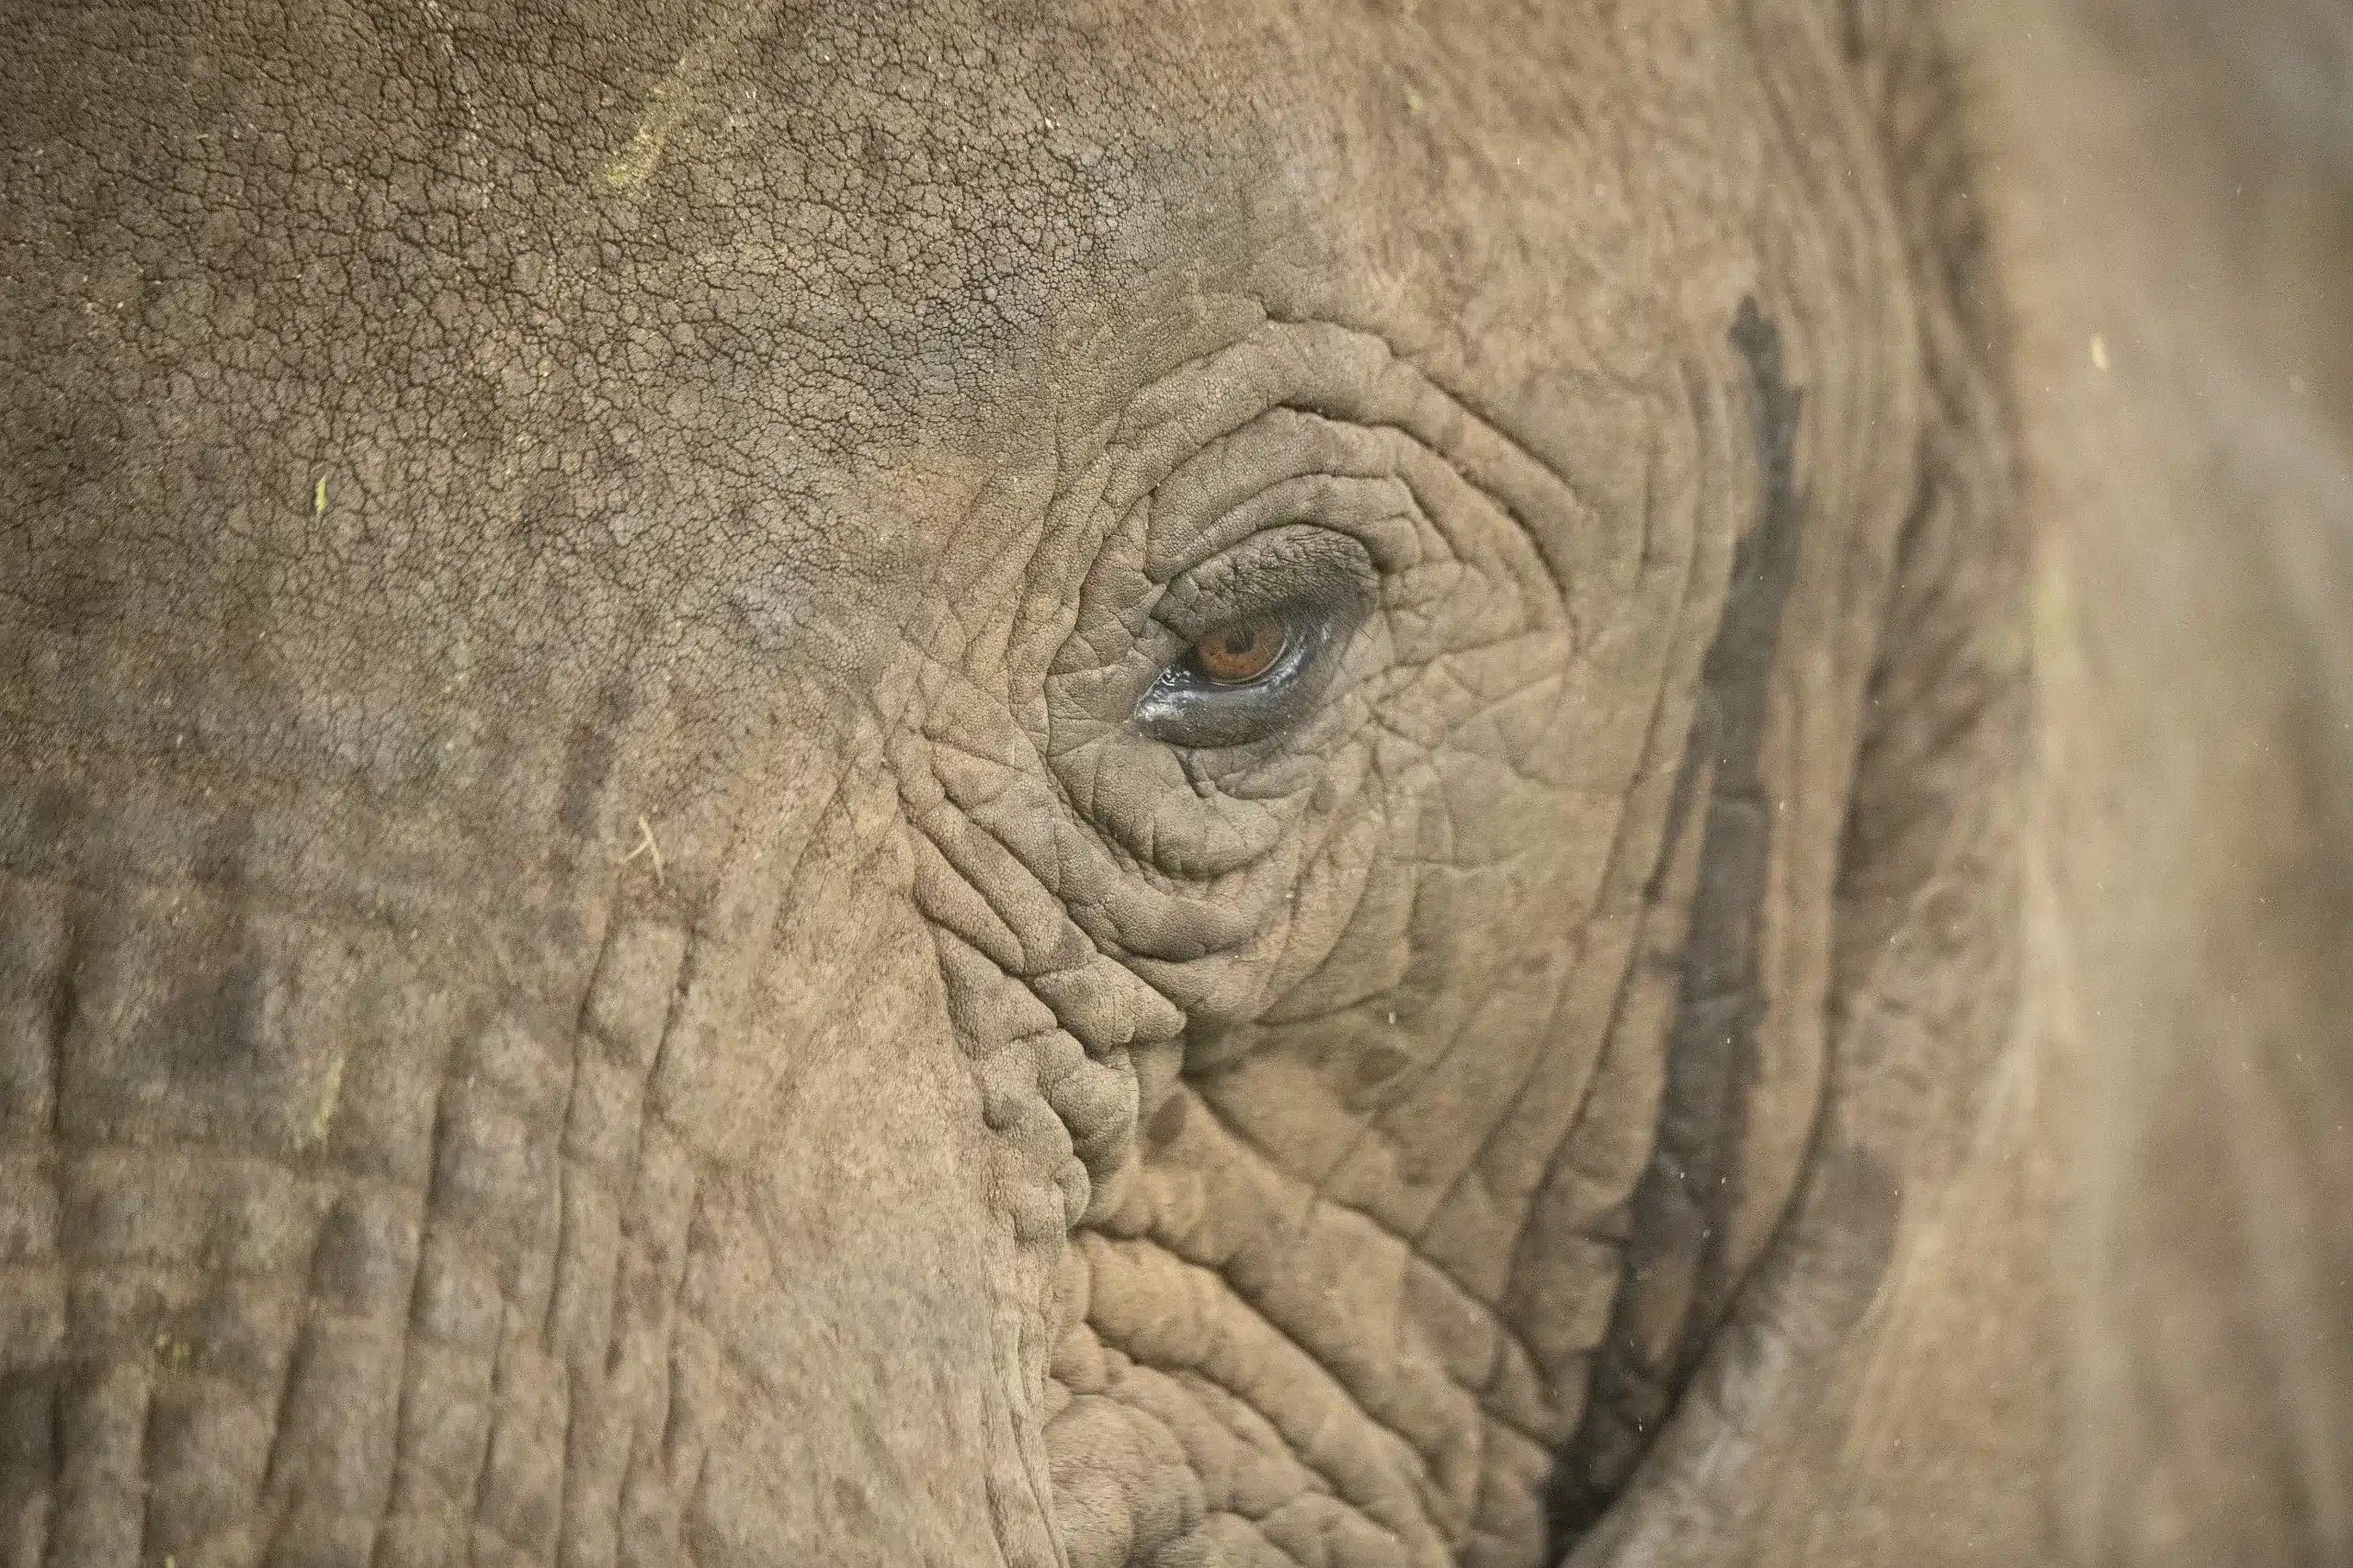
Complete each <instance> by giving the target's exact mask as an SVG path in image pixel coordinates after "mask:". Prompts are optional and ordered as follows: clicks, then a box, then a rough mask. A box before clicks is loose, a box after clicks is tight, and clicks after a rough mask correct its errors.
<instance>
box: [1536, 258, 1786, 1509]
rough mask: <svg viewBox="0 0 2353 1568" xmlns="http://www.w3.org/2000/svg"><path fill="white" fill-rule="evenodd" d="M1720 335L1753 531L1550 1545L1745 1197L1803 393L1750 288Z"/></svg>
mask: <svg viewBox="0 0 2353 1568" xmlns="http://www.w3.org/2000/svg"><path fill="white" fill-rule="evenodd" d="M1731 340H1732V344H1733V347H1734V348H1736V349H1737V350H1739V352H1740V354H1741V356H1742V358H1744V359H1745V360H1746V362H1747V365H1748V371H1749V379H1750V384H1751V391H1752V392H1753V394H1754V404H1753V406H1754V419H1755V430H1756V448H1757V463H1758V468H1759V471H1760V472H1759V482H1760V488H1761V490H1762V495H1761V497H1760V502H1759V508H1758V517H1757V521H1756V527H1755V528H1753V529H1751V530H1750V531H1749V532H1748V534H1747V535H1746V536H1745V537H1744V538H1743V539H1742V540H1741V541H1740V543H1739V546H1738V547H1737V549H1736V550H1735V551H1734V552H1733V564H1732V576H1731V582H1730V585H1729V587H1728V588H1727V591H1726V593H1725V597H1724V606H1723V611H1722V619H1720V620H1719V621H1718V623H1717V628H1716V634H1715V639H1714V641H1713V642H1711V643H1710V645H1709V648H1708V654H1707V658H1706V661H1705V663H1704V664H1703V665H1701V667H1700V689H1699V702H1698V705H1697V709H1696V710H1695V712H1694V714H1693V717H1692V728H1691V734H1690V738H1689V740H1688V743H1687V744H1686V745H1685V747H1684V754H1683V761H1682V764H1681V766H1680V767H1679V769H1678V770H1677V778H1676V785H1675V794H1674V797H1673V801H1672V804H1671V805H1670V807H1669V815H1668V821H1669V824H1670V831H1669V837H1668V842H1667V845H1666V846H1665V848H1663V849H1662V851H1661V857H1660V860H1661V864H1662V865H1665V864H1667V863H1669V862H1670V861H1671V860H1672V858H1673V843H1674V839H1675V837H1676V836H1677V835H1680V834H1681V833H1682V832H1683V831H1684V830H1685V829H1686V828H1688V826H1689V825H1690V824H1691V822H1692V819H1693V816H1694V814H1695V809H1696V808H1697V806H1698V804H1699V794H1700V792H1701V791H1702V790H1705V791H1706V811H1705V816H1704V825H1703V826H1702V827H1701V832H1702V833H1703V834H1704V837H1703V838H1702V839H1701V842H1700V850H1699V887H1698V891H1697V893H1696V895H1695V897H1694V899H1693V908H1692V913H1691V926H1690V934H1689V937H1688V940H1687V941H1686V943H1685V946H1684V951H1683V955H1682V959H1681V961H1680V970H1681V978H1680V983H1679V985H1678V987H1677V1007H1676V1018H1675V1024H1674V1028H1673V1030H1672V1032H1671V1033H1670V1034H1669V1036H1668V1039H1667V1063H1666V1086H1665V1093H1664V1095H1663V1096H1662V1097H1661V1103H1660V1108H1659V1120H1658V1129H1657V1134H1656V1139H1655V1142H1654V1144H1653V1149H1652V1155H1651V1162H1650V1165H1649V1167H1648V1169H1646V1170H1645V1171H1644V1173H1643V1178H1642V1182H1641V1184H1640V1186H1638V1187H1637V1188H1636V1189H1635V1194H1634V1199H1633V1212H1632V1222H1631V1239H1630V1240H1629V1242H1628V1244H1627V1248H1626V1277H1625V1282H1624V1285H1623V1286H1622V1288H1621V1290H1620V1296H1619V1301H1618V1305H1617V1309H1616V1311H1615V1312H1613V1314H1612V1322H1611V1325H1610V1332H1609V1335H1608V1338H1607V1339H1606V1340H1605V1341H1604V1342H1603V1346H1602V1347H1601V1350H1600V1352H1599V1353H1598V1355H1597V1357H1596V1359H1595V1367H1594V1381H1593V1392H1592V1399H1591V1403H1590V1404H1589V1406H1588V1410H1587V1414H1586V1419H1585V1421H1584V1424H1583V1425H1582V1426H1580V1428H1579V1430H1578V1432H1577V1434H1576V1436H1575V1437H1574V1438H1572V1439H1571V1441H1570V1444H1569V1448H1568V1449H1567V1451H1566V1453H1565V1454H1564V1455H1563V1462H1562V1464H1561V1466H1560V1468H1559V1470H1558V1471H1557V1472H1556V1474H1555V1478H1554V1484H1553V1494H1552V1525H1553V1539H1554V1541H1555V1543H1556V1544H1561V1543H1566V1542H1569V1541H1573V1540H1575V1539H1576V1537H1577V1536H1578V1535H1580V1534H1582V1533H1583V1532H1584V1531H1585V1530H1586V1529H1587V1528H1590V1527H1591V1525H1592V1523H1593V1521H1594V1520H1595V1519H1596V1518H1597V1517H1599V1515H1600V1513H1601V1512H1602V1510H1603V1509H1604V1508H1605V1507H1606V1506H1608V1502H1609V1500H1610V1499H1611V1498H1612V1497H1613V1496H1615V1495H1616V1494H1617V1493H1618V1492H1619V1491H1620V1489H1621V1488H1622V1487H1623V1486H1624V1485H1625V1483H1626V1481H1627V1479H1628V1478H1629V1477H1630V1476H1631V1474H1632V1471H1633V1468H1634V1464H1635V1461H1636V1460H1639V1459H1640V1458H1641V1456H1642V1453H1643V1449H1645V1448H1646V1447H1647V1446H1648V1444H1649V1442H1650V1440H1651V1438H1652V1437H1654V1436H1655V1434H1656V1433H1657V1431H1658V1429H1659V1427H1660V1426H1661V1425H1662V1424H1663V1423H1664V1422H1665V1419H1666V1416H1667V1415H1668V1414H1669V1413H1670V1411H1671V1410H1672V1408H1673V1405H1674V1402H1675V1398H1676V1395H1677V1392H1679V1390H1680V1388H1681V1386H1682V1384H1683V1382H1684V1381H1685V1380H1686V1379H1687V1378H1688V1375H1689V1373H1690V1371H1691V1369H1692V1367H1693V1365H1694V1364H1695V1363H1696V1362H1697V1360H1698V1357H1699V1349H1700V1348H1701V1347H1702V1346H1704V1345H1705V1344H1706V1342H1707V1338H1708V1333H1709V1331H1710V1330H1711V1329H1712V1327H1713V1326H1714V1321H1715V1319H1716V1318H1718V1317H1719V1316H1720V1315H1721V1314H1722V1310H1723V1307H1724V1305H1725V1303H1726V1301H1728V1299H1729V1297H1730V1295H1731V1287H1732V1286H1733V1285H1734V1284H1736V1283H1737V1282H1736V1281H1731V1280H1727V1279H1726V1278H1724V1271H1725V1264H1724V1259H1723V1257H1722V1228H1721V1226H1720V1224H1719V1223H1718V1217H1719V1216H1720V1215H1722V1213H1724V1212H1725V1211H1726V1210H1729V1209H1730V1208H1731V1207H1732V1205H1733V1202H1734V1201H1735V1200H1736V1199H1737V1198H1738V1196H1739V1194H1738V1192H1737V1190H1736V1188H1735V1186H1734V1177H1735V1172H1736V1165H1737V1162H1736V1161H1735V1160H1733V1158H1731V1155H1732V1154H1733V1153H1735V1151H1734V1150H1733V1148H1732V1147H1731V1140H1732V1139H1733V1138H1734V1137H1736V1136H1737V1132H1738V1118H1737V1116H1736V1115H1735V1110H1736V1108H1737V1106H1738V1104H1739V1101H1740V1098H1741V1096H1743V1095H1744V1094H1745V1093H1746V1092H1747V1091H1748V1089H1749V1088H1750V1087H1751V1085H1750V1083H1749V1076H1750V1073H1751V1070H1752V1068H1753V1064H1754V1062H1753V1059H1754V1037H1755V1033H1756V1024H1757V1021H1758V1018H1759V1017H1761V1015H1762V1013H1763V1011H1764V1003H1765V994H1764V989H1763V987H1762V985H1761V984H1760V983H1759V982H1758V976H1757V957H1756V938H1757V936H1758V932H1759V927H1760V925H1761V922H1762V916H1763V912H1764V903H1765V891H1766V869H1767V861H1768V858H1769V851H1770V848H1771V846H1772V816H1773V802H1772V801H1769V800H1768V799H1767V798H1766V796H1765V791H1764V787H1763V784H1762V782H1761V781H1760V779H1759V778H1758V776H1757V754H1758V749H1759V747H1760V745H1761V744H1762V742H1763V738H1764V731H1765V716H1766V699H1767V695H1768V686H1769V680H1770V676H1771V674H1772V670H1773V653H1774V649H1775V645H1776V643H1777V642H1778V641H1779V634H1780V625H1781V608H1782V605H1783V603H1784V601H1785V600H1786V599H1787V598H1788V597H1789V591H1790V584H1791V583H1792V582H1793V581H1794V580H1795V578H1796V576H1797V562H1798V544H1799V537H1800V528H1801V525H1802V520H1803V517H1804V514H1805V502H1804V498H1803V497H1802V495H1801V494H1799V493H1798V490H1797V485H1796V475H1795V461H1794V459H1795V443H1796V436H1797V427H1798V418H1799V414H1800V405H1801V403H1802V395H1801V393H1800V392H1798V391H1797V390H1796V389H1794V388H1792V387H1790V385H1789V384H1788V382H1787V381H1786V380H1785V379H1784V377H1783V373H1782V366H1781V341H1780V333H1779V329H1778V328H1777V327H1776V326H1775V325H1774V324H1773V323H1772V322H1770V321H1769V320H1768V319H1767V318H1766V317H1765V315H1764V314H1763V312H1760V311H1759V310H1758V309H1757V306H1756V301H1755V300H1754V299H1753V298H1751V299H1745V300H1743V301H1741V306H1740V313H1739V315H1738V317H1737V318H1736V319H1735V321H1734V322H1733V327H1732V331H1731Z"/></svg>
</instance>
